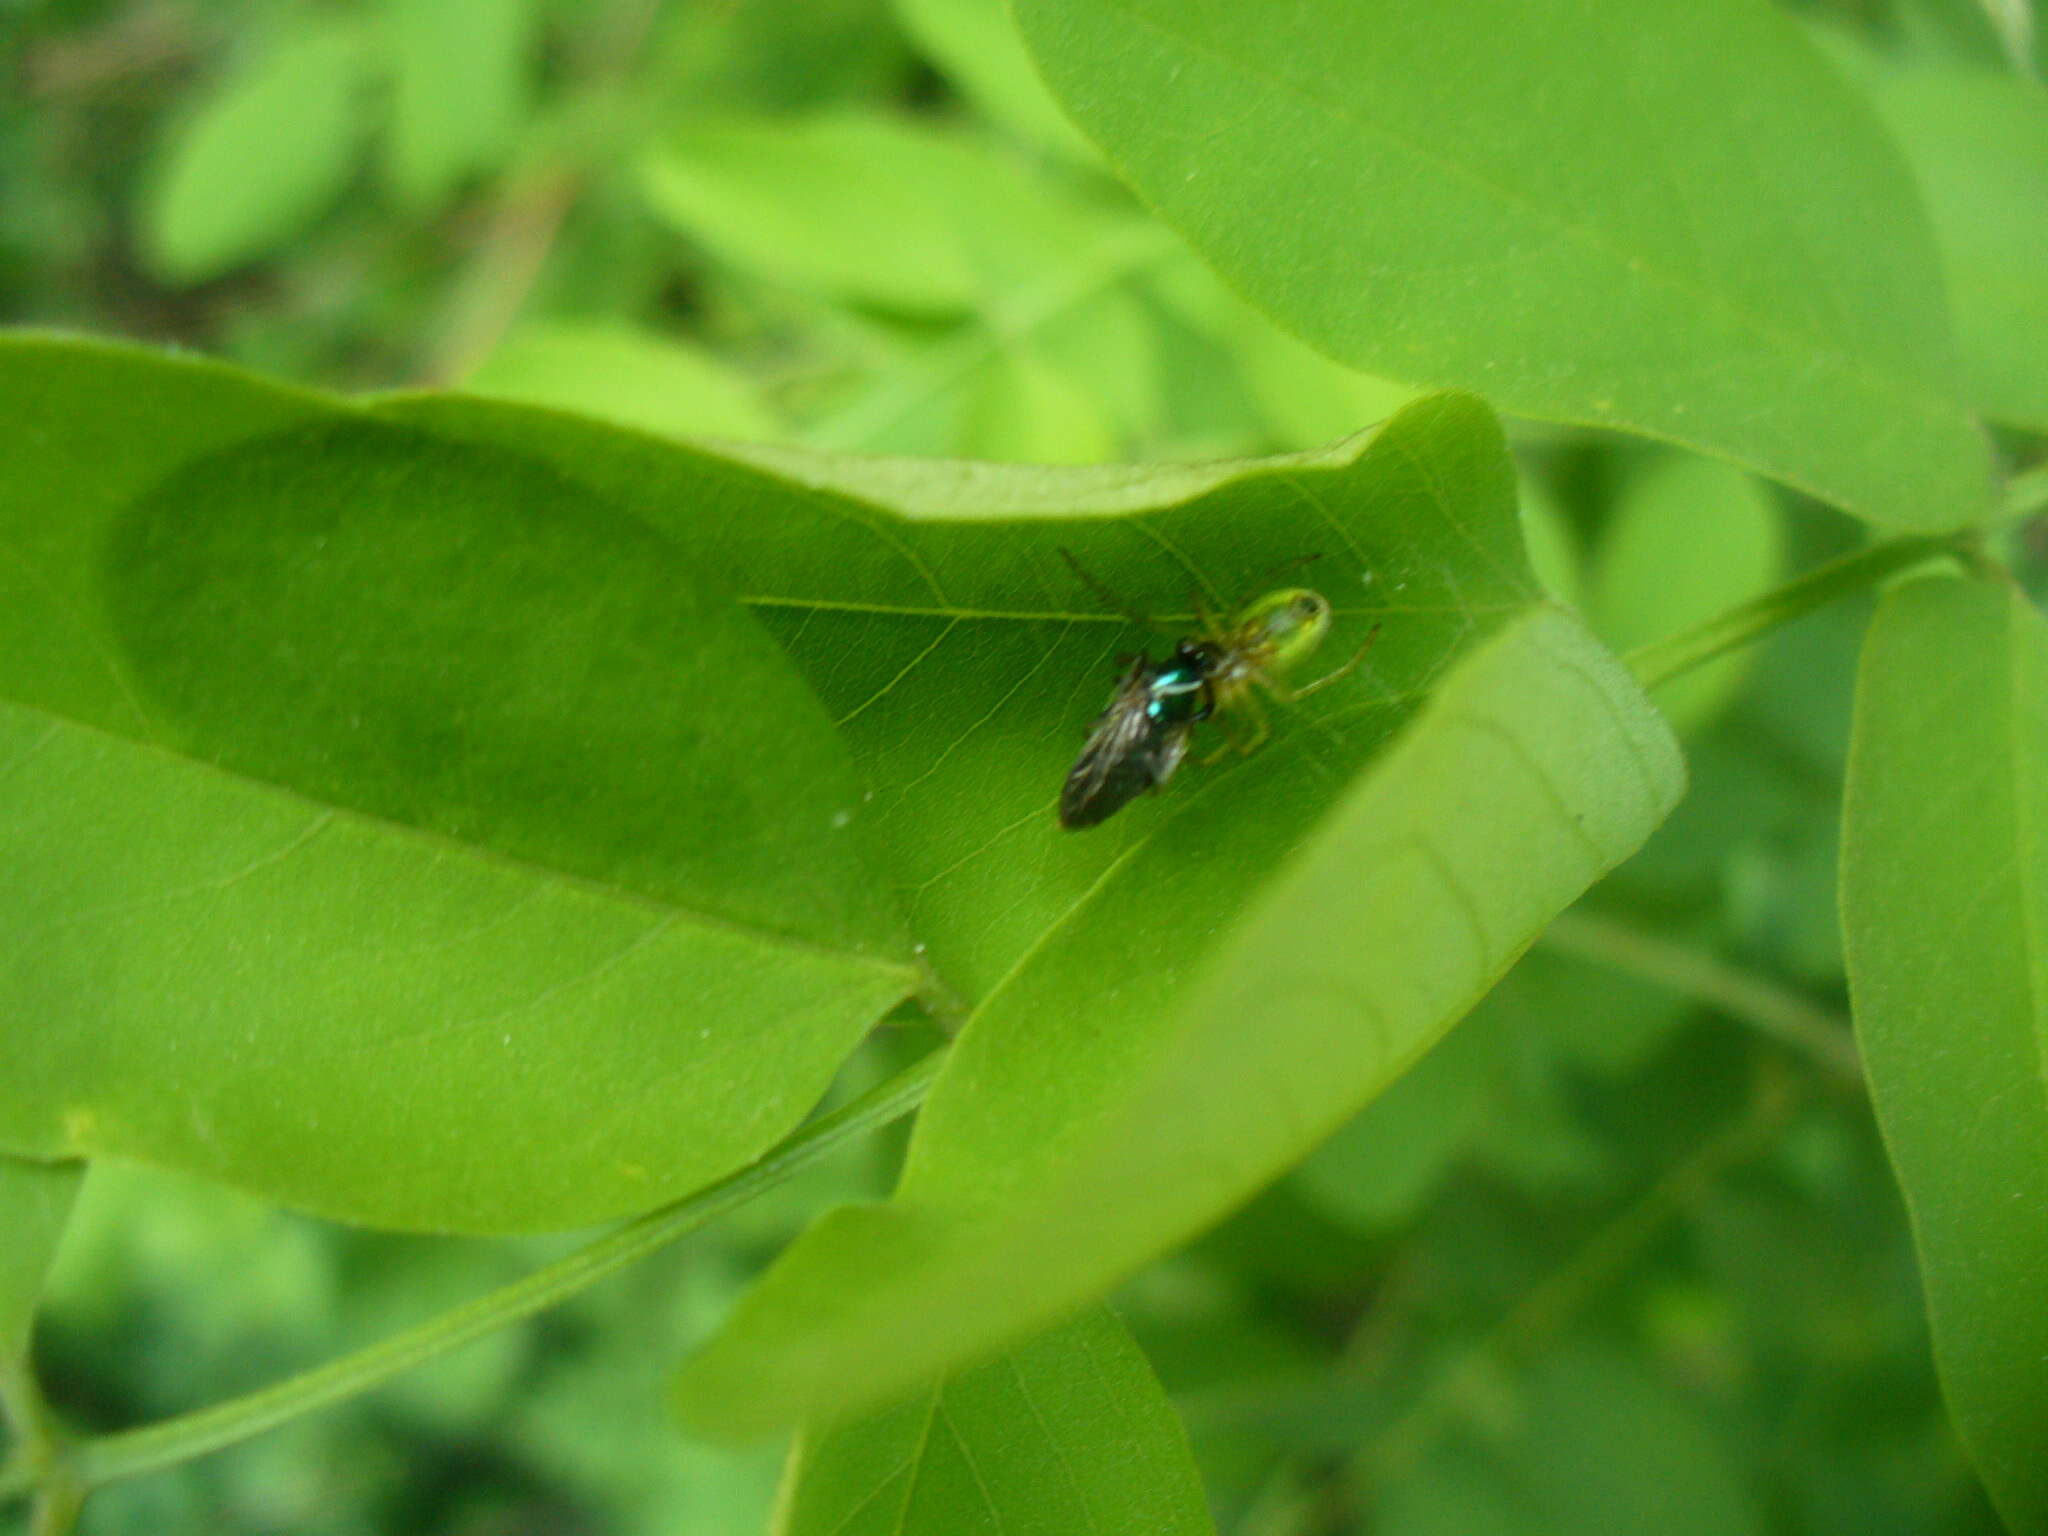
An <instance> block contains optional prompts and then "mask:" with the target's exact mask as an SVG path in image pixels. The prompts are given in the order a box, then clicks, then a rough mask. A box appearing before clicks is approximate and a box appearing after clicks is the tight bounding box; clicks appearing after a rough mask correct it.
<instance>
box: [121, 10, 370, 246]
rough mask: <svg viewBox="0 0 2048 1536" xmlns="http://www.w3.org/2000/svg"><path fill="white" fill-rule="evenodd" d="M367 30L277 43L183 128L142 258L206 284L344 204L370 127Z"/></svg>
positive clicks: (147, 211) (152, 208) (294, 32)
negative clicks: (341, 201) (340, 201)
mask: <svg viewBox="0 0 2048 1536" xmlns="http://www.w3.org/2000/svg"><path fill="white" fill-rule="evenodd" d="M367 84H368V69H367V54H366V45H365V40H364V37H363V34H362V29H361V28H360V27H359V26H356V25H354V24H351V23H346V22H336V21H317V22H308V23H305V24H303V25H300V26H296V27H293V28H291V29H289V30H287V31H285V32H283V33H282V34H281V35H280V36H278V37H277V38H276V39H275V40H274V42H273V44H272V46H270V47H269V48H267V49H265V50H264V51H262V52H261V53H260V54H258V55H257V56H256V57H254V58H253V59H251V60H250V61H249V63H248V64H247V65H246V67H244V68H243V69H242V70H241V71H239V72H238V73H236V74H235V75H233V76H231V77H230V78H229V79H228V80H227V81H226V82H224V83H223V84H222V85H221V86H220V87H219V89H218V90H217V91H216V92H215V93H214V94H212V95H210V96H208V97H206V98H205V99H204V100H202V101H201V103H200V104H199V106H198V107H197V109H196V110H195V111H194V112H193V113H192V115H191V116H190V117H188V118H185V119H183V120H181V121H179V122H178V123H176V125H175V126H174V128H173V130H172V134H171V137H170V139H169V141H168V143H167V144H166V146H165V151H164V158H165V164H164V166H163V167H162V169H161V171H160V173H159V175H158V176H157V177H156V178H155V179H154V180H153V181H152V182H151V183H150V184H149V186H148V188H147V192H146V201H145V202H144V205H143V208H142V220H141V236H142V253H143V255H144V257H145V258H146V259H147V260H148V262H149V264H150V265H151V267H153V268H154V269H155V270H156V272H157V273H158V275H160V276H161V277H163V278H164V279H166V280H167V281H170V282H176V283H196V282H200V281H202V280H204V279H206V278H209V277H214V276H216V275H218V274H219V273H222V272H225V271H227V270H228V269H229V268H231V267H235V266H239V265H240V264H241V263H243V262H245V261H248V260H251V259H252V258H254V257H258V256H262V255H265V254H267V253H269V252H270V251H272V250H274V249H276V248H277V247H278V246H280V245H282V244H283V243H284V242H285V241H287V240H289V239H290V238H291V237H292V236H294V235H296V234H298V233H299V232H300V231H301V230H302V229H304V228H305V227H306V225H308V224H309V223H311V222H312V221H313V219H314V218H316V217H317V216H318V215H319V214H321V213H322V212H324V211H325V210H326V209H327V207H328V206H329V205H330V204H331V203H332V202H333V201H334V200H335V198H337V197H338V196H340V195H341V191H342V188H343V187H345V186H346V185H347V184H348V179H349V176H350V174H351V173H352V171H353V170H354V166H355V159H356V151H357V148H358V145H359V144H360V142H361V138H362V133H363V129H364V127H365V126H366V122H365V114H366V111H367V97H366V94H365V88H366V86H367Z"/></svg>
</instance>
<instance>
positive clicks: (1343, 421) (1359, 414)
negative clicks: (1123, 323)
mask: <svg viewBox="0 0 2048 1536" xmlns="http://www.w3.org/2000/svg"><path fill="white" fill-rule="evenodd" d="M1159 287H1160V292H1161V296H1162V297H1164V298H1165V299H1166V300H1167V302H1169V303H1171V304H1172V305H1173V306H1174V308H1175V309H1176V310H1177V311H1179V312H1180V313H1181V314H1183V315H1185V316H1186V317H1187V319H1188V320H1189V322H1190V323H1192V324H1193V325H1195V326H1196V327H1197V328H1198V329H1200V330H1202V331H1205V332H1207V333H1208V334H1209V335H1210V336H1213V337H1214V338H1215V339H1216V340H1217V341H1218V342H1220V343H1221V344H1222V345H1223V347H1224V348H1225V349H1226V350H1227V351H1228V352H1229V353H1230V354H1231V358H1232V360H1233V361H1234V362H1235V363H1236V365H1237V368H1238V370H1239V372H1240V373H1242V374H1243V376H1244V384H1245V388H1246V390H1247V391H1248V392H1249V393H1250V395H1251V397H1252V400H1253V402H1254V403H1255V404H1256V405H1257V406H1258V408H1259V411H1260V413H1261V414H1262V415H1263V416H1264V417H1265V418H1266V424H1267V426H1268V427H1269V428H1271V430H1272V433H1273V436H1274V439H1275V440H1276V442H1277V443H1278V444H1279V446H1281V447H1283V448H1306V447H1308V446H1310V445H1311V444H1314V443H1326V442H1328V441H1329V440H1330V439H1331V438H1333V437H1341V436H1342V435H1343V434H1345V433H1347V432H1356V431H1357V430H1358V429H1359V428H1361V427H1365V426H1370V425H1371V424H1372V423H1373V422H1375V421H1383V420H1385V419H1386V418H1387V417H1389V416H1391V415H1393V414H1394V412H1396V411H1398V410H1399V409H1400V408H1401V407H1402V406H1404V405H1406V404H1407V403H1408V402H1409V401H1411V400H1413V399H1414V398H1415V397H1416V395H1417V394H1418V393H1419V391H1417V390H1414V389H1410V388H1409V387H1408V386H1407V385H1405V384H1394V383H1390V382H1389V381H1387V380H1386V379H1376V378H1374V377H1373V376H1372V375H1371V374H1368V373H1360V372H1359V371H1358V370H1357V369H1356V368H1347V367H1345V366H1344V364H1342V363H1339V362H1334V361H1332V360H1331V359H1330V358H1328V357H1326V356H1324V355H1323V354H1322V353H1320V352H1318V351H1316V350H1315V349H1314V348H1313V347H1311V346H1309V345H1307V344H1306V343H1305V342H1302V341H1299V340H1297V339H1296V338H1295V337H1293V336H1291V335H1289V334H1288V333H1287V332H1286V331H1283V330H1281V329H1280V327H1279V326H1277V325H1275V324H1274V323H1273V322H1272V321H1271V320H1270V319H1268V318H1267V317H1266V316H1265V315H1264V314H1262V313H1260V312H1259V311H1258V310H1256V309H1254V308H1252V306H1251V305H1249V304H1247V303H1245V301H1244V300H1243V299H1241V298H1239V297H1238V296H1237V295H1236V294H1235V293H1233V292H1232V291H1231V290H1230V289H1229V288H1228V287H1226V286H1225V285H1224V284H1223V283H1222V282H1221V281H1220V280H1219V279H1218V278H1217V276H1216V274H1215V273H1213V272H1211V271H1210V270H1209V269H1208V268H1207V267H1205V266H1203V265H1202V264H1201V263H1200V262H1199V261H1197V260H1195V259H1194V258H1193V257H1191V256H1188V255H1185V254H1183V253H1181V252H1178V251H1177V252H1175V260H1174V261H1173V262H1172V263H1171V264H1170V265H1167V266H1166V267H1164V269H1163V270H1162V271H1161V272H1160V273H1159Z"/></svg>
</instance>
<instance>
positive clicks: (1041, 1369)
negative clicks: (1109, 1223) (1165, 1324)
mask: <svg viewBox="0 0 2048 1536" xmlns="http://www.w3.org/2000/svg"><path fill="white" fill-rule="evenodd" d="M1213 1529H1214V1527H1213V1526H1212V1525H1211V1524H1210V1522H1209V1513H1208V1510H1207V1508H1206V1507H1205V1506H1204V1504H1203V1499H1202V1484H1201V1479H1200V1477H1199V1476H1198V1475H1197V1474H1196V1472H1195V1464H1194V1459H1193V1457H1192V1456H1191V1455H1190V1454H1189V1451H1188V1443H1187V1436H1186V1434H1185V1432H1184V1431H1183V1430H1182V1429H1181V1426H1180V1420H1179V1419H1178V1418H1176V1417H1175V1416H1174V1411H1173V1405H1172V1404H1171V1403H1169V1402H1168V1401H1167V1400H1166V1394H1165V1393H1164V1392H1162V1391H1161V1390H1160V1388H1159V1382H1158V1380H1157V1378H1155V1377H1154V1376H1153V1374H1152V1369H1151V1367H1150V1366H1149V1365H1148V1364H1147V1363H1146V1360H1145V1356H1144V1354H1143V1352H1142V1351H1141V1350H1140V1349H1139V1348H1138V1346H1137V1344H1136V1342H1135V1341H1134V1340H1133V1339H1132V1338H1131V1336H1130V1333H1129V1332H1128V1331H1127V1330H1126V1329H1125V1328H1124V1326H1123V1324H1122V1323H1120V1322H1119V1321H1117V1319H1116V1317H1115V1315H1114V1314H1112V1313H1111V1312H1109V1311H1108V1310H1107V1309H1105V1308H1101V1307H1095V1308H1091V1309H1090V1310H1089V1311H1087V1312H1085V1313H1083V1314H1082V1315H1081V1316H1079V1317H1077V1318H1075V1319H1073V1320H1072V1321H1071V1322H1067V1323H1063V1324H1061V1325H1060V1326H1059V1327H1057V1328H1054V1329H1052V1330H1050V1331H1049V1332H1046V1333H1044V1334H1041V1335H1039V1336H1038V1337H1037V1338H1034V1339H1030V1340H1027V1341H1026V1342H1024V1343H1023V1344H1020V1345H1018V1346H1017V1347H1016V1348H1015V1349H1013V1350H1011V1351H1010V1352H1009V1353H1007V1354H1005V1355H1004V1356H1003V1357H1002V1358H1001V1359H998V1360H992V1361H990V1362H988V1363H987V1364H986V1365H981V1366H976V1367H973V1368H971V1369H969V1370H966V1371H963V1372H961V1373H960V1374H958V1375H956V1376H951V1377H948V1378H946V1379H945V1380H943V1381H941V1382H939V1383H937V1384H936V1385H933V1386H929V1387H926V1388H925V1389H924V1390H923V1391H921V1392H919V1393H917V1394H916V1395H915V1396H914V1397H912V1398H910V1399H908V1400H907V1401H905V1402H903V1403H900V1404H897V1405H895V1406H893V1407H890V1408H886V1409H884V1410H882V1411H881V1412H880V1413H876V1414H873V1415H871V1416H869V1417H867V1418H865V1419H860V1420H857V1421H854V1422H851V1423H848V1424H844V1425H840V1426H838V1427H836V1428H833V1429H808V1430H806V1431H805V1432H804V1434H803V1436H802V1437H801V1438H800V1439H799V1440H798V1442H797V1444H796V1447H795V1449H794V1450H793V1451H792V1452H791V1455H790V1463H789V1471H788V1476H787V1480H786V1485H785V1487H784V1491H783V1507H782V1512H781V1517H780V1519H779V1520H778V1521H777V1522H776V1526H775V1530H776V1533H777V1536H1001V1533H1004V1532H1012V1531H1015V1532H1025V1531H1030V1532H1044V1533H1046V1536H1053V1533H1055V1532H1058V1533H1062V1536H1064V1533H1068V1532H1075V1533H1078V1532H1087V1533H1089V1536H1196V1533H1200V1532H1207V1531H1211V1530H1213Z"/></svg>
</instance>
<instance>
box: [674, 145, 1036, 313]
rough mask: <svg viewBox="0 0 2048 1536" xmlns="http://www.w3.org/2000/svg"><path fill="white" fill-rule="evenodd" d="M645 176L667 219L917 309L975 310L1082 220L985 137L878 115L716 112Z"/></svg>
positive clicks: (729, 250) (809, 277)
mask: <svg viewBox="0 0 2048 1536" xmlns="http://www.w3.org/2000/svg"><path fill="white" fill-rule="evenodd" d="M644 180H645V187H646V192H647V198H648V202H649V204H650V206H651V207H652V208H653V210H654V212H655V213H656V214H657V215H658V216H659V217H661V218H663V219H665V220H666V221H667V222H669V223H670V224H671V225H673V226H674V227H675V228H677V229H678V230H680V231H681V232H683V233H684V234H686V235H689V236H691V237H692V238H693V239H696V240H700V241H702V242H703V243H704V244H705V245H706V246H708V247H710V248H711V250H712V251H714V252H715V253H716V254H718V255H719V256H721V257H723V258H724V259H725V260H727V261H729V262H732V263H733V264H734V265H736V266H739V267H741V268H744V269H745V270H747V271H750V272H756V273H760V274H762V275H764V276H768V277H772V278H775V279H777V280H779V281H782V282H786V283H790V284H793V285H796V286H798V287H802V288H806V289H810V290H813V291H816V292H819V293H822V294H826V295H829V296H831V297H833V298H838V299H843V300H849V301H852V302H856V303H862V304H873V305H877V306H880V307H882V308H885V309H893V310H901V311H904V312H907V313H912V314H926V315H930V314H938V315H945V314H957V313H959V312H962V311H965V310H968V309H971V308H973V307H974V306H975V305H976V304H978V303H980V302H981V301H982V300H983V299H984V298H985V297H986V296H987V295H988V294H989V293H990V292H992V291H998V290H1000V288H1001V287H1002V286H1004V285H1005V283H1006V282H1008V281H1010V280H1014V279H1016V278H1018V277H1020V276H1028V275H1030V274H1033V273H1035V272H1036V271H1038V270H1039V268H1040V267H1041V266H1042V265H1043V263H1044V262H1045V261H1046V260H1047V259H1048V258H1050V257H1052V256H1054V255H1056V254H1057V253H1058V250H1059V244H1060V242H1061V240H1063V239H1064V238H1065V237H1066V235H1067V234H1068V232H1069V231H1070V230H1071V229H1072V227H1073V225H1074V222H1075V221H1074V220H1073V219H1071V218H1068V217H1066V216H1064V215H1063V214H1062V212H1061V211H1060V209H1059V206H1058V205H1057V204H1056V203H1055V202H1054V201H1053V200H1052V199H1050V198H1049V197H1048V195H1047V193H1046V192H1045V191H1044V190H1043V189H1041V188H1040V187H1039V185H1038V184H1037V183H1035V182H1034V181H1033V180H1032V179H1031V178H1030V177H1028V176H1027V175H1025V173H1024V172H1023V171H1022V170H1020V169H1019V168H1017V167H1016V166H1014V165H1012V164H1011V163H1009V162H1008V161H1005V160H1003V159H1002V158H1000V157H998V156H997V155H995V154H994V153H992V152H991V151H990V150H989V149H988V148H987V147H986V146H985V145H983V144H981V143H980V142H978V141H976V140H974V139H971V138H968V137H966V136H965V135H962V134H958V133H952V132H945V131H941V130H938V129H933V128H921V127H914V126H912V125H911V124H909V123H907V122H904V121H900V120H897V119H894V118H889V117H883V116H880V115H877V114H858V113H850V112H848V113H838V114H832V115H826V116H819V117H814V118H809V119H803V120H795V121H790V120H779V119H749V118H744V117H730V118H717V119H710V120H707V121H704V122H701V123H697V124H694V125H692V126H691V127H689V128H687V129H685V130H682V131H679V132H678V133H676V134H674V135H672V136H671V137H670V138H669V139H668V140H667V141H666V142H665V143H664V145H663V146H662V149H661V151H660V152H659V153H658V154H657V155H655V156H654V157H653V158H652V159H651V160H650V161H649V162H648V164H647V166H646V168H645V178H644Z"/></svg>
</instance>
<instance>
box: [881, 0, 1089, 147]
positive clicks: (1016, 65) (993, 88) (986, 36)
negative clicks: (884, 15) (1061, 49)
mask: <svg viewBox="0 0 2048 1536" xmlns="http://www.w3.org/2000/svg"><path fill="white" fill-rule="evenodd" d="M895 11H896V17H897V20H898V21H900V22H901V23H902V25H903V30H904V31H906V32H908V33H909V34H910V35H911V37H912V38H914V39H915V40H916V42H917V46H918V47H919V48H920V49H921V50H922V51H923V52H925V53H926V54H928V55H930V57H931V58H932V59H933V60H934V61H935V62H936V63H937V64H938V66H939V67H940V68H941V69H942V70H944V71H945V72H946V74H947V76H948V77H949V78H950V79H951V80H952V81H953V82H954V84H956V85H957V86H959V88H960V90H961V92H962V94H964V95H965V96H967V97H968V98H969V99H970V100H971V101H972V102H973V103H974V104H975V105H976V106H977V107H979V108H980V109H981V110H982V111H983V112H985V113H987V114H988V116H989V117H991V118H992V119H994V120H995V121H996V122H998V123H1001V124H1002V125H1003V126H1004V127H1006V128H1009V129H1011V130H1012V131H1014V132H1016V133H1018V134H1021V135H1022V136H1023V137H1025V138H1027V139H1029V140H1030V141H1031V142H1032V143H1034V144H1036V145H1038V146H1039V147H1041V148H1043V149H1049V150H1052V151H1053V152H1054V153H1056V154H1060V155H1064V156H1066V157H1067V158H1068V159H1072V160H1080V161H1083V162H1084V163H1087V164H1096V163H1098V159H1099V157H1098V156H1097V155H1096V152H1095V146H1094V145H1092V144H1090V143H1089V142H1088V141H1087V140H1086V139H1084V138H1083V137H1081V134H1080V131H1079V130H1078V129H1076V128H1075V127H1074V125H1073V124H1072V123H1070V122H1068V121H1067V114H1066V113H1065V112H1063V111H1061V110H1060V104H1059V103H1058V102H1057V101H1055V100H1054V99H1053V97H1052V93H1051V92H1050V91H1048V90H1047V89H1046V88H1045V82H1044V81H1043V80H1041V79H1039V78H1038V66H1037V65H1035V64H1033V63H1032V62H1031V55H1030V54H1028V53H1026V52H1025V51H1024V42H1023V39H1021V38H1020V37H1018V36H1017V23H1016V22H1015V21H1014V20H1013V19H1012V18H1011V16H1010V7H1009V5H1008V4H1007V3H1006V0H895Z"/></svg>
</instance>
